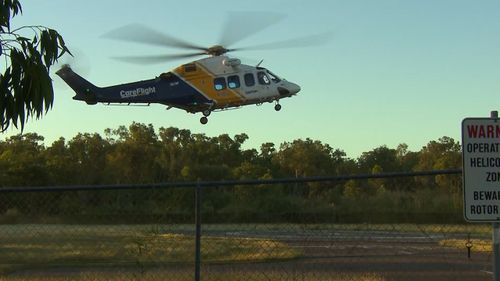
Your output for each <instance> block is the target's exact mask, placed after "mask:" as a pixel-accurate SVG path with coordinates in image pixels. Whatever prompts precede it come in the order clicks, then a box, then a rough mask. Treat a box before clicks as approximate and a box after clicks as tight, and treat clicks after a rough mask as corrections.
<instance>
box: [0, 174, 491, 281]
mask: <svg viewBox="0 0 500 281" xmlns="http://www.w3.org/2000/svg"><path fill="white" fill-rule="evenodd" d="M458 172H459V171H451V172H450V171H448V174H456V173H458ZM436 174H437V173H436V172H432V173H429V174H410V175H409V176H425V175H436ZM385 176H387V177H390V176H398V175H394V174H391V175H379V178H383V177H385ZM399 176H402V175H399ZM367 177H368V176H367ZM350 178H351V179H352V178H354V179H358V180H362V179H363V176H361V177H360V176H355V177H352V176H351V177H350ZM371 178H373V175H372V177H371ZM346 179H347V178H340V177H335V178H314V179H310V178H309V179H289V180H268V181H265V180H264V181H237V182H199V183H180V184H159V185H135V186H132V185H130V186H91V187H89V186H81V187H78V186H74V187H66V188H64V187H63V188H57V187H53V188H47V187H45V188H11V189H6V188H4V189H2V190H1V191H0V280H1V281H4V280H48V281H56V280H57V281H59V280H112V281H113V280H126V281H127V280H242V281H243V280H245V281H246V280H272V281H274V280H305V281H316V280H335V281H337V280H339V281H340V280H342V281H344V280H345V281H347V280H366V281H379V280H426V281H429V280H491V279H492V276H491V273H490V272H491V261H492V252H491V225H488V224H469V223H465V222H464V221H463V219H462V215H461V211H460V206H458V207H455V208H451V211H449V210H450V209H443V211H442V212H439V213H436V212H435V211H434V209H432V210H430V209H429V208H428V206H427V205H422V204H421V203H418V202H417V201H415V200H412V195H411V194H402V193H400V194H399V195H398V196H399V197H395V196H396V195H395V194H398V193H397V192H393V193H391V194H389V195H380V194H378V195H376V194H375V195H373V196H378V197H377V198H379V199H377V200H382V199H381V198H385V197H387V198H386V200H387V203H383V204H385V205H387V206H386V207H385V208H381V207H380V206H378V205H377V206H375V205H374V204H375V203H374V202H375V201H370V200H371V199H370V196H369V195H367V196H364V197H358V198H355V197H353V198H351V199H349V200H347V199H346V198H343V197H342V200H343V201H342V200H338V198H337V197H336V196H337V195H338V194H339V192H340V191H339V190H338V189H340V187H339V186H337V185H335V184H334V182H338V181H341V180H346ZM318 189H322V190H323V191H324V190H325V189H327V190H328V191H331V192H330V193H325V192H321V194H322V196H325V195H324V194H330V195H329V196H331V198H327V199H325V198H317V197H315V193H314V190H318ZM384 196H385V197H384ZM426 196H429V198H430V199H432V198H437V197H438V196H437V195H433V194H432V193H431V194H428V195H426ZM450 196H452V195H450ZM395 198H396V199H395ZM393 199H394V200H393ZM459 199H460V200H461V197H460V198H459ZM393 201H398V202H397V204H396V202H393ZM391 202H392V203H391ZM436 202H438V203H436V204H439V200H438V201H436ZM447 202H454V201H453V200H451V201H447ZM419 204H420V205H419ZM372 205H373V206H372ZM447 210H448V211H447ZM457 210H458V211H457ZM198 278H199V279H198Z"/></svg>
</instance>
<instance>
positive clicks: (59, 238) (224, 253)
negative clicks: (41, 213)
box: [0, 229, 301, 272]
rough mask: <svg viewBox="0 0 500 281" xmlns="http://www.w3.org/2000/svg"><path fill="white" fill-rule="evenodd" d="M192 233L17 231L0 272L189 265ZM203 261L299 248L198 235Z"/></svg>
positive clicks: (273, 255)
mask: <svg viewBox="0 0 500 281" xmlns="http://www.w3.org/2000/svg"><path fill="white" fill-rule="evenodd" d="M194 245H195V240H194V236H192V235H184V234H156V233H150V232H140V231H138V232H123V233H121V234H120V233H116V232H109V231H108V232H106V231H102V232H101V231H97V230H96V229H92V230H91V231H89V229H87V231H82V232H79V233H75V232H73V231H71V232H68V233H65V232H52V233H47V234H46V235H39V236H34V235H32V234H27V235H23V234H22V233H20V234H17V235H12V236H9V237H4V238H3V239H0V253H1V254H0V272H7V271H12V270H16V269H29V268H40V267H44V268H46V267H62V268H75V267H82V266H84V267H89V266H90V267H115V266H126V267H127V266H128V267H145V266H158V265H164V264H192V263H193V261H194V248H195V246H194ZM201 245H202V248H201V253H202V259H203V261H204V262H205V263H218V262H224V263H228V262H261V261H270V260H287V259H293V258H296V257H298V256H299V255H300V254H301V252H300V251H298V250H297V249H292V248H290V247H288V245H286V244H285V243H281V242H278V241H274V240H271V239H250V238H239V237H234V238H230V237H210V236H205V237H202V240H201Z"/></svg>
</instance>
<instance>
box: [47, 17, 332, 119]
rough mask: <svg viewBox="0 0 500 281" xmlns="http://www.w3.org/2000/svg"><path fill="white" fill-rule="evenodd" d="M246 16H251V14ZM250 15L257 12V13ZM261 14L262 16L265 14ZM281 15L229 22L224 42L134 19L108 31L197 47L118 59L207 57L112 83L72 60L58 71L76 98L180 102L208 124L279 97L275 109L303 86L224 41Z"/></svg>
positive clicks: (302, 42)
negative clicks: (239, 24)
mask: <svg viewBox="0 0 500 281" xmlns="http://www.w3.org/2000/svg"><path fill="white" fill-rule="evenodd" d="M259 15H260V16H261V15H262V14H259ZM244 16H247V17H248V14H245V15H244ZM251 16H252V17H254V16H255V15H251ZM236 18H237V19H239V20H241V18H242V15H241V14H240V15H239V16H237V17H236ZM260 18H261V19H262V17H260ZM233 19H234V18H233ZM277 20H279V18H278V19H276V17H272V18H271V20H267V21H266V20H261V24H260V25H250V26H252V28H253V30H248V29H247V30H246V31H244V32H235V31H234V30H235V29H234V23H229V24H228V25H227V26H228V28H226V30H225V33H226V34H232V35H231V36H232V37H233V38H232V39H231V40H227V39H224V38H222V39H221V41H222V42H225V43H224V45H222V44H218V45H214V46H211V47H208V48H207V47H202V46H198V45H195V44H192V43H190V42H187V41H184V40H181V39H178V38H174V37H171V36H168V35H165V34H163V33H161V32H158V31H156V30H154V29H151V28H149V27H146V26H143V25H140V24H132V25H128V26H125V27H122V28H119V29H117V30H114V31H112V32H110V33H108V34H107V37H109V38H110V39H118V40H126V41H133V42H134V41H135V42H138V43H146V44H150V45H161V46H169V47H175V48H183V49H189V50H194V51H195V52H191V53H186V54H167V55H149V56H139V57H137V56H136V57H133V56H128V57H115V59H118V60H121V61H125V62H131V63H139V64H152V63H160V62H163V61H168V60H175V59H184V58H189V57H195V56H201V55H205V56H208V57H205V58H201V59H198V60H194V61H191V62H188V63H184V64H182V65H180V66H178V67H176V68H174V69H172V70H171V71H168V72H164V73H161V74H160V75H159V76H157V77H155V78H152V79H149V80H142V81H137V82H131V83H125V84H118V85H113V86H108V87H98V86H95V85H94V84H92V83H91V82H89V81H87V80H86V79H84V78H83V77H81V76H80V75H78V74H77V73H76V72H74V71H73V70H72V68H71V66H69V65H67V64H66V65H63V66H62V67H61V68H60V69H59V70H58V71H57V72H56V74H57V75H58V76H59V77H61V78H62V79H63V80H64V81H65V82H66V84H68V85H69V86H70V87H71V88H72V89H73V90H74V92H75V93H76V95H75V96H74V97H73V99H74V100H78V101H84V102H86V103H87V104H89V105H94V104H97V103H104V104H108V105H111V104H126V105H132V104H146V105H150V104H152V103H158V104H163V105H166V106H167V109H171V108H178V109H182V110H185V111H186V112H189V113H199V112H201V114H202V117H201V118H200V123H201V124H207V122H208V116H209V115H210V114H211V113H212V112H214V111H222V110H227V109H232V108H238V107H242V106H246V105H252V104H255V105H261V104H263V103H266V102H269V103H275V105H274V109H275V110H276V111H280V110H281V105H280V103H279V101H280V100H281V99H283V98H288V97H292V96H294V95H296V94H297V93H298V92H299V91H300V90H301V88H300V86H299V85H298V84H296V83H293V82H289V81H286V80H285V79H282V78H280V77H279V76H278V75H276V74H274V73H273V72H271V71H270V70H268V69H267V68H264V67H262V66H260V65H261V64H262V61H260V62H259V63H258V64H257V65H255V66H252V65H247V64H242V63H241V60H240V59H238V58H233V57H229V56H228V55H227V53H229V52H233V51H237V50H242V48H239V49H229V48H226V47H225V45H228V44H229V43H234V42H235V41H239V40H241V39H243V38H244V37H246V36H248V35H251V34H252V33H255V32H257V31H259V30H261V29H263V28H264V27H266V26H268V25H270V24H273V23H275V22H277ZM233 21H234V20H233ZM247 26H248V25H247ZM131 35H132V36H131ZM323 37H327V34H321V35H319V36H318V35H316V36H307V37H301V38H296V39H292V40H286V41H281V42H275V43H274V44H264V45H260V46H255V49H268V48H274V47H276V48H287V47H294V46H307V45H309V44H310V43H311V42H313V43H314V44H315V45H317V43H318V42H317V41H318V40H317V39H318V38H320V39H321V38H323Z"/></svg>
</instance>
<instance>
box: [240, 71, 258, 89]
mask: <svg viewBox="0 0 500 281" xmlns="http://www.w3.org/2000/svg"><path fill="white" fill-rule="evenodd" d="M243 78H244V79H245V86H247V87H252V86H253V85H255V76H253V73H247V74H245V76H244V77H243Z"/></svg>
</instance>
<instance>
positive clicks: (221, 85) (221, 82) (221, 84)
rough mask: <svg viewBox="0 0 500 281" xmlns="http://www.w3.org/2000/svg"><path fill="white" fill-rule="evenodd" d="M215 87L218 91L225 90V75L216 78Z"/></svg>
mask: <svg viewBox="0 0 500 281" xmlns="http://www.w3.org/2000/svg"><path fill="white" fill-rule="evenodd" d="M214 87H215V89H216V90H217V91H220V90H224V89H225V88H226V79H225V78H224V77H220V78H215V79H214Z"/></svg>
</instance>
